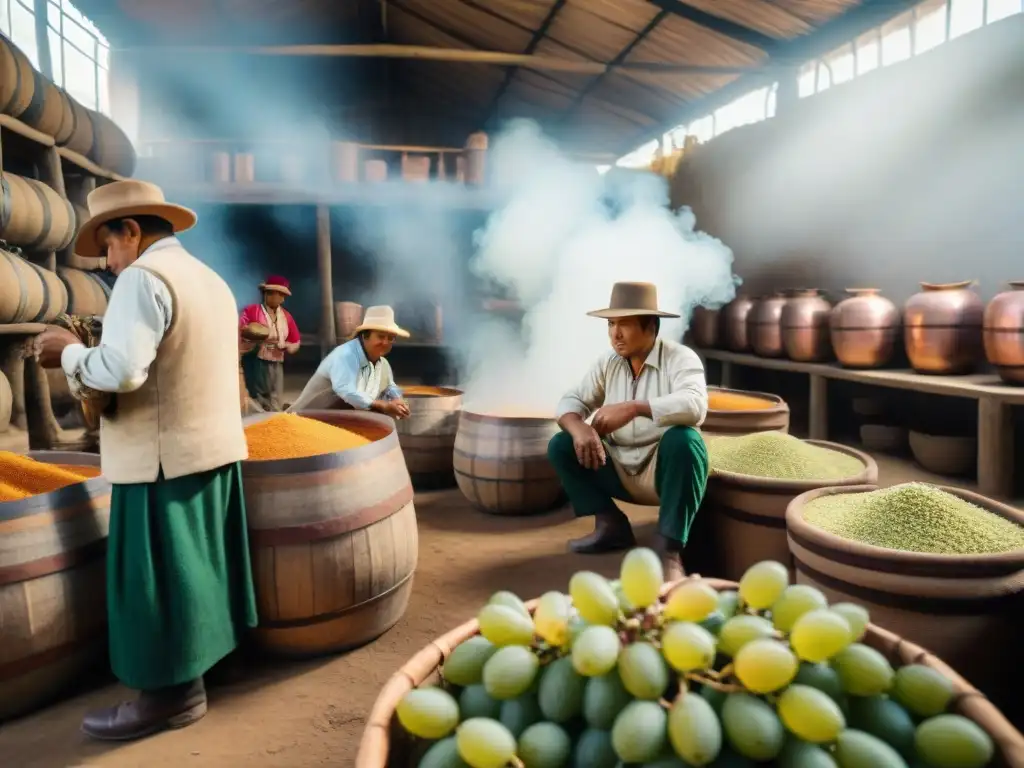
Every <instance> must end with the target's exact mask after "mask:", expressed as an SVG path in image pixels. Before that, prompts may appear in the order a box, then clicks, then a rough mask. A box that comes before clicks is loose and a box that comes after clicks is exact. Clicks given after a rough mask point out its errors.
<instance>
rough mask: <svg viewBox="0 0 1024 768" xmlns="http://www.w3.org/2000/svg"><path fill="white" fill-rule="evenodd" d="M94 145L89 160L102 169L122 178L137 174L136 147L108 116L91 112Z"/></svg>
mask: <svg viewBox="0 0 1024 768" xmlns="http://www.w3.org/2000/svg"><path fill="white" fill-rule="evenodd" d="M89 118H90V119H91V121H92V129H93V144H92V150H91V151H90V152H89V158H90V159H91V160H92V161H93V162H95V163H96V164H97V165H98V166H100V168H103V169H104V170H107V171H113V172H114V173H118V174H120V175H122V176H131V175H132V174H133V173H134V172H135V160H136V156H135V147H133V146H132V142H131V140H130V139H129V138H128V135H127V134H126V133H125V132H124V131H122V130H121V127H120V126H119V125H118V124H117V123H115V122H114V121H113V120H111V119H110V118H109V117H107V116H106V115H104V114H102V113H100V112H95V111H93V110H89Z"/></svg>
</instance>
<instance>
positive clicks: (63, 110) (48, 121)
mask: <svg viewBox="0 0 1024 768" xmlns="http://www.w3.org/2000/svg"><path fill="white" fill-rule="evenodd" d="M32 74H33V76H34V90H33V94H32V102H31V104H29V106H28V109H26V110H25V112H24V113H23V114H22V115H21V120H22V121H23V122H24V123H26V124H27V125H30V126H32V127H33V128H35V129H36V130H38V131H42V132H43V133H45V134H46V135H47V136H53V137H54V140H56V137H57V136H61V135H64V134H65V133H66V132H67V127H66V122H67V121H69V120H71V119H72V117H71V108H70V106H69V105H68V103H67V99H66V98H65V97H64V94H63V92H62V91H61V90H60V88H58V87H57V86H56V85H54V84H53V83H52V82H50V79H49V78H47V77H46V75H44V74H43V73H42V72H39V71H38V70H33V73H32Z"/></svg>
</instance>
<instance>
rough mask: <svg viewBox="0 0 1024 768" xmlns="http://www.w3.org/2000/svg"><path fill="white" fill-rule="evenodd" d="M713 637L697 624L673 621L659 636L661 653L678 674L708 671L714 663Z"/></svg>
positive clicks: (714, 643) (714, 644)
mask: <svg viewBox="0 0 1024 768" xmlns="http://www.w3.org/2000/svg"><path fill="white" fill-rule="evenodd" d="M715 646H716V642H715V636H714V635H712V634H711V633H710V632H708V631H707V630H706V629H704V627H702V626H700V625H699V624H691V623H690V622H688V621H673V622H671V623H670V624H669V625H668V626H666V627H665V630H664V632H663V633H662V635H661V653H662V655H664V657H665V660H666V661H667V662H668V663H669V666H671V667H672V668H673V669H675V670H677V671H679V672H693V671H695V670H702V669H710V668H711V665H712V664H714V663H715Z"/></svg>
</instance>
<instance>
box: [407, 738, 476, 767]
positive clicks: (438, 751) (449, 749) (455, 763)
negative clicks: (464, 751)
mask: <svg viewBox="0 0 1024 768" xmlns="http://www.w3.org/2000/svg"><path fill="white" fill-rule="evenodd" d="M418 768H469V766H468V765H467V764H466V761H465V760H463V759H462V758H461V757H460V756H459V747H458V744H457V743H456V741H455V737H454V736H449V737H447V738H445V739H441V741H438V742H435V743H434V744H432V745H431V746H430V749H428V750H427V751H426V753H425V754H424V755H423V757H422V758H421V759H420V762H419V766H418Z"/></svg>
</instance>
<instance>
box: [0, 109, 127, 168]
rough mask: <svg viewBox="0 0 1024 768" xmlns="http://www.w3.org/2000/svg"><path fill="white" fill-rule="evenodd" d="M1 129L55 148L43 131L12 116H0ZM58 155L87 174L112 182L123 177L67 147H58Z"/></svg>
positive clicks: (45, 147) (44, 146)
mask: <svg viewBox="0 0 1024 768" xmlns="http://www.w3.org/2000/svg"><path fill="white" fill-rule="evenodd" d="M0 128H3V129H6V130H8V131H10V132H11V133H14V134H17V135H18V136H20V137H22V138H23V139H28V140H29V141H31V142H33V143H34V144H38V145H39V146H40V147H42V148H44V149H47V148H49V147H52V146H54V143H55V142H54V140H53V137H52V136H48V135H47V134H45V133H43V132H42V131H38V130H36V129H35V128H33V127H32V126H30V125H26V124H25V123H23V122H21V120H19V119H18V118H16V117H11V116H10V115H0ZM57 154H58V155H60V157H61V159H62V160H64V161H66V162H67V163H69V164H70V165H73V166H74V167H75V168H77V169H79V170H82V171H85V172H86V173H88V174H90V175H92V176H96V177H99V178H101V179H110V180H112V181H120V180H121V179H123V178H124V177H123V176H119V175H118V174H116V173H113V172H112V171H108V170H105V169H103V168H100V167H99V166H98V165H96V163H94V162H93V161H92V160H90V159H89V158H87V157H85V156H84V155H80V154H78V153H77V152H73V151H72V150H70V149H67V148H66V147H57Z"/></svg>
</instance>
